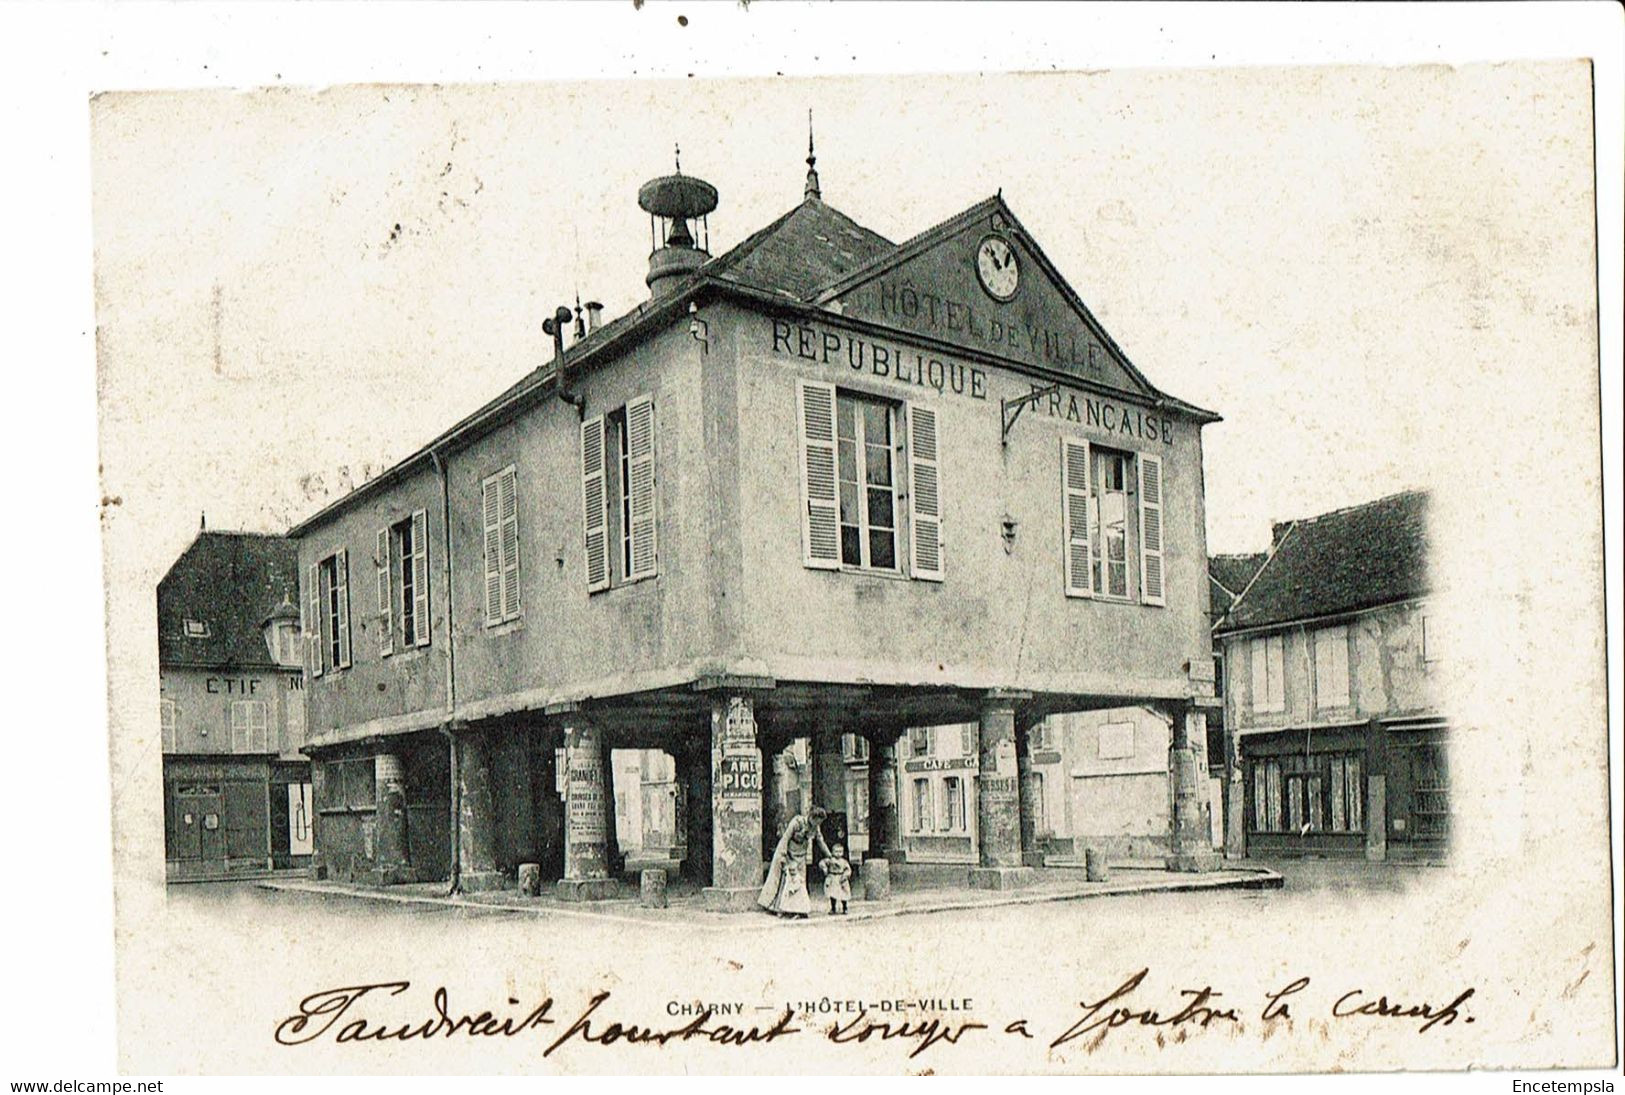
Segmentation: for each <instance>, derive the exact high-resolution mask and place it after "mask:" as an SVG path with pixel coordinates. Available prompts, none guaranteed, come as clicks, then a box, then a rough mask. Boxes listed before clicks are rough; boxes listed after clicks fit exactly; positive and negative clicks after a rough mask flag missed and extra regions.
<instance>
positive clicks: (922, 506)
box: [908, 404, 942, 582]
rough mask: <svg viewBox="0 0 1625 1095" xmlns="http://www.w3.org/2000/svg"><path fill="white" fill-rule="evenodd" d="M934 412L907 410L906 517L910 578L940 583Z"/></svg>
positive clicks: (911, 407)
mask: <svg viewBox="0 0 1625 1095" xmlns="http://www.w3.org/2000/svg"><path fill="white" fill-rule="evenodd" d="M937 451H938V447H937V412H936V411H933V410H929V409H927V408H925V407H918V406H915V405H913V404H910V405H909V406H908V475H909V491H908V514H909V521H908V525H909V540H910V548H911V549H912V551H913V555H912V566H911V567H910V570H911V572H912V574H913V575H914V577H916V578H922V579H925V580H926V581H931V582H940V581H942V492H941V489H942V471H941V467H940V465H939V464H938V462H937Z"/></svg>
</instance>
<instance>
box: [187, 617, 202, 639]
mask: <svg viewBox="0 0 1625 1095" xmlns="http://www.w3.org/2000/svg"><path fill="white" fill-rule="evenodd" d="M181 623H182V626H183V627H184V628H185V633H186V637H187V638H188V639H207V638H208V637H209V624H208V622H207V621H206V620H194V619H191V618H190V617H188V618H187V619H185V620H183V621H182V622H181Z"/></svg>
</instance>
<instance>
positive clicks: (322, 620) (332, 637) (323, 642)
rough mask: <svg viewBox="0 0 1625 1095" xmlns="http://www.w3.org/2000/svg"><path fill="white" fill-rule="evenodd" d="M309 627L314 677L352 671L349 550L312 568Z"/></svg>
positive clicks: (307, 610) (341, 549)
mask: <svg viewBox="0 0 1625 1095" xmlns="http://www.w3.org/2000/svg"><path fill="white" fill-rule="evenodd" d="M309 586H310V588H309V591H308V593H307V600H306V620H305V626H306V628H307V630H309V631H310V632H311V634H312V635H313V637H314V641H313V642H312V643H311V673H312V674H313V675H315V676H318V677H319V676H321V675H322V673H323V672H325V671H328V670H334V669H348V668H349V667H350V553H349V550H348V549H346V548H340V549H339V550H338V551H336V552H334V553H333V554H331V555H329V556H327V557H326V558H324V559H322V560H321V561H320V562H318V563H316V564H315V565H313V566H312V567H311V568H310V583H309Z"/></svg>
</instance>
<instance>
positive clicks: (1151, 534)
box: [1139, 453, 1168, 605]
mask: <svg viewBox="0 0 1625 1095" xmlns="http://www.w3.org/2000/svg"><path fill="white" fill-rule="evenodd" d="M1139 465H1140V600H1141V601H1142V602H1143V603H1145V604H1148V605H1166V604H1167V603H1168V599H1167V596H1166V592H1165V590H1164V589H1163V575H1162V457H1160V456H1152V455H1150V454H1149V453H1141V454H1140V459H1139Z"/></svg>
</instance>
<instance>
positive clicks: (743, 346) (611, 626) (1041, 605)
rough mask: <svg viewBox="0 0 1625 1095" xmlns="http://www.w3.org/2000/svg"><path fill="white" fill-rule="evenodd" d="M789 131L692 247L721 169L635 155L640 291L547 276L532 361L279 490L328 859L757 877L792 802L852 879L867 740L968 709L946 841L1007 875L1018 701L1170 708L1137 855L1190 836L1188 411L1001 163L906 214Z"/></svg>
mask: <svg viewBox="0 0 1625 1095" xmlns="http://www.w3.org/2000/svg"><path fill="white" fill-rule="evenodd" d="M808 168H809V170H808V172H807V176H806V183H805V188H804V195H803V200H802V201H801V202H800V203H799V204H797V205H795V206H794V207H793V208H791V209H790V210H789V211H788V212H787V213H785V214H784V215H783V216H781V217H779V218H778V219H777V220H775V221H774V222H772V223H771V224H768V225H767V226H765V227H763V228H761V229H760V230H758V231H756V232H754V233H752V234H750V235H748V236H746V237H744V239H743V241H742V242H740V243H739V244H737V245H736V246H734V247H732V248H731V249H729V250H726V251H724V252H723V253H721V254H719V255H715V256H713V255H712V254H711V253H710V251H709V228H710V224H709V218H710V215H712V213H713V212H714V211H715V210H716V209H717V208H718V194H717V192H716V190H715V189H714V188H712V187H711V186H710V185H709V184H707V183H705V182H704V181H702V180H700V179H698V178H695V177H693V176H690V175H683V174H674V175H669V176H665V177H663V178H657V179H655V180H653V181H651V182H649V183H648V184H646V185H645V186H644V187H643V188H642V189H641V191H640V192H639V195H638V200H639V204H640V205H641V206H642V208H643V210H644V211H645V212H646V213H647V214H648V216H649V217H650V222H651V231H652V233H653V242H654V245H655V248H654V251H653V254H651V255H650V257H649V270H648V277H647V281H648V285H649V290H650V296H649V299H648V300H647V301H645V302H643V303H642V304H639V305H638V306H637V307H636V308H634V309H633V310H631V311H630V312H628V313H626V314H625V315H623V316H621V317H619V318H617V319H614V320H612V321H608V322H604V321H602V320H601V319H600V314H601V311H602V309H601V308H600V307H599V306H597V305H596V304H588V305H587V306H586V308H585V311H584V312H583V311H582V310H580V309H577V310H576V312H575V313H574V314H572V313H571V312H570V310H569V309H560V310H559V312H558V313H556V314H555V315H554V316H552V317H551V318H550V319H549V321H548V327H549V330H550V333H554V334H555V340H556V350H557V353H556V356H555V358H554V359H553V360H550V361H547V362H544V363H542V364H540V366H539V367H536V368H534V369H533V370H531V371H529V372H527V373H525V375H523V376H521V377H520V378H519V379H518V380H517V381H516V382H515V383H514V384H513V386H512V387H510V388H509V389H508V390H507V391H505V392H503V393H501V394H500V395H498V396H497V397H496V398H495V399H493V400H492V401H491V402H490V403H489V404H487V405H486V406H485V407H483V408H481V409H480V410H479V411H477V412H476V413H474V414H472V415H470V416H469V417H468V418H466V419H464V420H463V421H461V422H458V423H457V424H455V425H453V426H452V427H451V428H450V429H448V430H447V431H446V432H445V433H443V434H441V435H440V436H439V437H437V438H435V439H434V440H433V441H432V442H430V443H429V444H428V445H426V446H425V447H424V448H422V449H421V450H420V451H418V452H417V453H415V454H413V455H412V456H410V457H408V458H407V459H406V460H404V461H402V462H401V463H400V464H399V465H397V466H396V467H394V468H393V469H391V470H390V471H388V472H386V473H384V474H383V475H381V476H379V477H378V478H376V479H374V480H372V481H370V482H368V483H367V484H365V485H364V486H362V487H360V488H358V489H356V490H355V491H354V492H353V493H351V494H350V495H348V496H347V497H345V498H343V499H341V500H339V501H337V502H335V503H333V504H332V505H330V506H328V507H327V508H325V509H323V510H322V511H321V512H319V513H317V514H315V515H314V516H312V517H310V518H309V519H307V520H305V521H303V522H302V523H300V524H299V525H298V526H297V527H296V528H295V529H293V530H292V535H293V536H294V537H295V538H296V539H297V541H298V544H299V565H300V574H301V577H302V582H303V590H302V597H301V606H302V610H303V616H304V628H305V632H306V635H307V638H308V644H307V655H308V664H307V666H306V672H307V678H308V682H309V686H308V698H309V729H310V744H309V747H308V752H309V754H310V755H311V756H312V758H313V760H314V785H315V810H316V852H317V862H318V864H319V866H320V867H321V868H322V869H324V870H325V871H326V872H327V873H328V874H329V875H330V876H334V877H345V878H356V879H367V880H371V881H374V882H380V883H389V882H399V881H406V880H427V879H447V880H448V881H450V882H451V883H452V884H454V885H456V886H459V887H461V888H463V889H476V888H481V887H496V886H506V885H513V884H514V879H515V877H516V875H517V874H518V873H519V867H520V866H521V865H523V864H537V865H539V867H540V873H541V876H542V878H543V879H544V880H546V881H547V882H548V884H549V885H550V886H555V887H556V888H557V891H558V892H559V893H560V894H561V895H563V896H566V897H573V898H591V897H595V896H601V895H603V894H606V893H608V892H610V890H611V889H612V888H613V886H614V879H615V877H616V876H618V875H619V874H620V873H621V872H622V871H625V870H629V869H631V868H633V867H635V866H637V865H638V864H641V863H659V862H662V861H663V862H664V863H665V864H667V865H669V867H670V869H671V870H672V871H674V872H676V873H677V875H679V876H681V877H683V878H686V879H688V880H690V881H691V883H692V884H695V885H698V886H700V887H703V888H704V893H705V895H706V897H707V900H708V901H709V902H711V903H713V904H714V905H715V906H716V907H719V908H750V907H752V905H753V899H754V896H755V893H756V890H757V887H758V886H759V885H760V883H761V880H762V877H763V865H764V851H766V850H770V849H771V847H772V845H773V842H774V840H775V839H776V837H777V835H778V831H779V827H780V826H781V825H782V824H783V822H784V821H785V820H786V816H787V813H788V812H789V811H791V810H794V809H796V808H801V807H805V806H806V805H808V804H810V803H813V802H818V803H822V804H824V805H826V806H827V807H828V808H829V809H830V810H831V811H832V813H833V814H834V815H836V816H835V818H834V819H833V821H832V824H834V826H835V827H836V830H837V831H836V834H835V835H839V834H840V832H841V831H842V830H844V831H845V832H846V835H847V836H848V838H849V839H848V843H849V847H850V848H851V849H852V851H853V856H852V858H853V859H854V860H855V861H856V860H859V859H862V860H863V862H864V864H865V866H864V870H865V872H867V873H868V874H869V875H870V876H871V877H875V878H878V877H880V876H882V875H883V874H884V873H885V871H886V870H887V865H888V864H891V863H900V862H902V861H903V860H905V859H906V857H907V852H906V849H905V846H904V843H903V841H904V838H905V834H904V832H903V829H902V825H901V822H900V814H899V801H900V798H899V751H898V743H899V740H900V739H902V738H904V735H905V733H906V732H907V731H908V729H909V728H911V727H926V726H942V725H946V724H966V723H968V724H971V725H972V727H973V734H972V736H973V737H974V741H973V743H972V745H973V749H972V750H971V751H972V753H973V759H972V760H970V761H969V762H966V763H964V766H963V772H962V774H963V778H964V779H965V780H966V781H968V782H969V784H971V785H973V789H974V791H975V793H974V794H973V795H968V796H966V798H965V803H966V805H965V806H964V807H963V809H967V810H974V811H975V815H976V816H975V825H974V831H975V840H974V842H973V845H974V846H973V847H972V848H970V849H969V850H968V851H967V853H966V854H965V856H964V863H965V867H966V871H967V873H966V879H967V882H968V883H969V884H972V885H978V886H987V887H1002V886H1012V885H1019V884H1021V882H1022V881H1023V880H1025V879H1026V878H1028V877H1030V874H1031V871H1032V870H1033V869H1034V866H1035V865H1037V864H1039V863H1041V862H1042V861H1043V858H1044V849H1043V848H1042V847H1040V846H1039V843H1038V841H1039V832H1040V829H1039V825H1038V817H1039V815H1038V814H1035V808H1036V807H1037V805H1038V800H1037V798H1036V796H1035V794H1034V791H1033V785H1034V778H1033V777H1034V773H1033V762H1032V758H1033V749H1034V737H1035V735H1034V734H1033V733H1032V732H1031V729H1032V728H1033V727H1035V726H1036V725H1037V724H1039V723H1040V721H1041V720H1043V719H1044V718H1046V717H1047V716H1050V715H1056V714H1062V713H1067V712H1084V711H1092V710H1101V709H1107V708H1124V707H1147V708H1150V709H1152V710H1154V711H1155V712H1157V713H1159V714H1160V715H1161V716H1162V717H1163V718H1164V719H1165V720H1166V724H1167V725H1168V727H1169V728H1170V729H1169V734H1170V738H1169V745H1170V747H1169V753H1168V755H1169V761H1168V771H1169V773H1170V778H1171V779H1172V782H1173V789H1172V792H1171V796H1170V798H1169V802H1170V809H1169V817H1170V820H1169V826H1168V834H1167V841H1166V843H1165V845H1164V847H1165V848H1166V851H1167V855H1168V860H1169V863H1170V864H1171V865H1173V866H1175V867H1177V868H1181V869H1201V868H1203V867H1205V866H1207V865H1208V864H1210V863H1211V861H1212V858H1213V857H1212V853H1211V843H1210V840H1209V831H1208V813H1207V810H1206V781H1207V760H1206V748H1207V747H1206V733H1205V712H1206V710H1207V708H1208V707H1209V706H1210V705H1211V704H1212V703H1213V702H1214V701H1213V700H1212V699H1211V697H1212V695H1213V680H1212V668H1211V667H1212V664H1213V657H1212V649H1211V644H1210V639H1209V629H1208V624H1209V620H1208V586H1209V582H1208V574H1207V551H1206V543H1205V536H1204V516H1203V494H1202V481H1203V480H1202V437H1201V431H1202V427H1203V426H1204V425H1205V424H1207V423H1209V422H1213V421H1216V420H1217V419H1216V416H1215V415H1213V414H1212V413H1210V412H1208V411H1204V410H1201V409H1199V408H1197V407H1194V406H1192V405H1190V404H1188V403H1185V402H1182V401H1180V400H1179V399H1176V398H1174V397H1173V396H1171V395H1168V394H1167V393H1165V392H1162V391H1160V390H1158V389H1157V388H1156V387H1154V386H1153V385H1152V384H1151V382H1150V381H1149V380H1147V379H1146V377H1145V376H1144V375H1143V374H1142V373H1141V372H1140V371H1139V369H1137V368H1136V367H1135V366H1134V365H1133V364H1132V363H1131V362H1130V360H1129V358H1128V357H1127V355H1126V354H1125V353H1124V351H1123V350H1122V348H1121V347H1119V346H1118V345H1117V343H1116V342H1114V341H1113V340H1112V338H1111V337H1110V336H1109V335H1108V334H1107V333H1106V332H1105V330H1104V329H1103V328H1102V327H1101V326H1100V324H1099V323H1098V322H1097V321H1096V320H1095V318H1094V317H1093V316H1092V315H1091V314H1090V312H1089V310H1088V308H1087V307H1085V305H1084V303H1083V302H1082V300H1080V299H1079V297H1078V295H1077V294H1076V293H1075V292H1074V291H1073V290H1072V289H1071V288H1070V287H1069V286H1068V285H1067V284H1066V283H1065V282H1064V281H1063V280H1062V278H1061V277H1060V275H1059V273H1058V272H1057V271H1056V269H1055V267H1054V266H1053V265H1052V264H1051V262H1050V260H1049V259H1048V258H1047V257H1046V256H1045V254H1044V252H1043V251H1042V249H1041V248H1040V247H1039V245H1038V243H1037V241H1036V240H1034V239H1033V238H1032V236H1031V235H1030V234H1029V233H1028V232H1027V231H1026V229H1025V228H1023V226H1022V225H1021V223H1020V222H1019V221H1018V220H1017V219H1016V216H1015V214H1014V213H1013V212H1012V211H1011V209H1010V207H1009V206H1008V205H1006V203H1005V202H1004V200H1003V199H1002V197H998V196H994V197H990V198H988V199H986V200H984V201H981V202H979V203H977V204H976V205H974V206H972V207H971V208H969V209H966V210H964V211H963V212H961V213H959V214H957V215H955V216H953V217H951V218H949V219H948V220H946V221H944V222H942V223H941V224H938V225H936V226H935V227H933V228H930V229H928V230H926V231H924V232H922V233H920V234H919V235H917V236H915V237H913V238H912V239H910V240H908V241H906V242H903V243H900V244H899V243H893V242H892V241H890V240H887V239H884V238H883V237H881V236H879V235H877V234H876V233H874V232H872V231H870V230H868V229H866V228H864V227H863V226H861V225H859V224H857V223H856V222H854V221H853V220H852V219H851V218H850V217H847V216H846V215H845V214H843V213H841V212H839V211H837V210H836V209H835V208H834V207H833V206H831V205H829V204H826V203H825V201H824V200H823V195H822V189H821V185H820V180H819V177H818V174H817V172H816V170H815V161H814V158H813V157H812V156H811V155H809V156H808ZM628 258H629V259H630V256H628ZM1074 261H1078V262H1080V263H1081V262H1082V261H1083V259H1081V258H1079V259H1076V260H1074ZM534 322H535V319H534V317H530V316H515V317H513V325H514V328H515V330H516V331H518V330H520V329H522V328H524V327H527V326H529V325H531V324H533V323H534ZM626 751H644V756H646V757H650V758H652V759H650V760H629V759H627V753H626ZM903 759H904V760H905V761H906V760H909V759H912V758H911V757H905V758H903ZM634 773H635V775H636V777H637V778H635V779H634V778H631V777H632V775H633V774H634ZM634 792H635V794H636V802H635V813H636V815H637V818H638V820H637V821H636V822H635V823H633V822H632V821H631V817H632V814H633V813H634V802H633V801H632V795H633V793H634ZM651 834H653V835H651ZM623 844H624V845H625V847H623ZM526 873H527V874H528V873H529V872H526Z"/></svg>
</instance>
